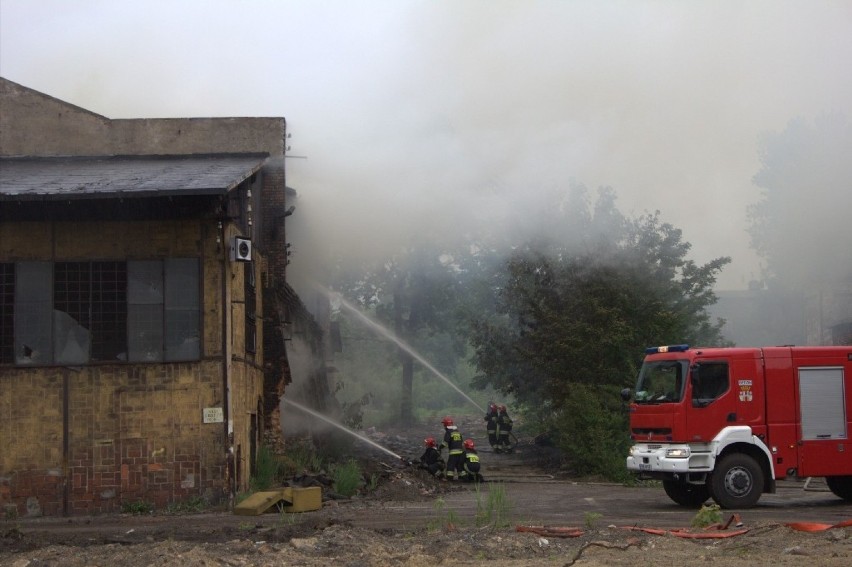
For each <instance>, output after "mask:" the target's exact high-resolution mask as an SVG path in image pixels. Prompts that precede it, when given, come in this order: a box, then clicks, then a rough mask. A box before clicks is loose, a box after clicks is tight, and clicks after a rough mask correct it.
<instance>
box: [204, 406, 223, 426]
mask: <svg viewBox="0 0 852 567" xmlns="http://www.w3.org/2000/svg"><path fill="white" fill-rule="evenodd" d="M203 416H204V423H222V422H223V421H225V414H224V413H223V412H222V408H204V410H203Z"/></svg>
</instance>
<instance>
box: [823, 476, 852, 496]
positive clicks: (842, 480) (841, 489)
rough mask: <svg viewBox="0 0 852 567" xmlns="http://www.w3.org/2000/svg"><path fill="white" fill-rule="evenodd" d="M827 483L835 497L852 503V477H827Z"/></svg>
mask: <svg viewBox="0 0 852 567" xmlns="http://www.w3.org/2000/svg"><path fill="white" fill-rule="evenodd" d="M825 483H826V484H827V485H828V489H829V490H830V491H832V492H833V493H834V495H835V496H839V497H840V498H843V499H844V500H846V501H847V502H852V476H827V477H825Z"/></svg>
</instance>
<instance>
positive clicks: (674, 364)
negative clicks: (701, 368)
mask: <svg viewBox="0 0 852 567" xmlns="http://www.w3.org/2000/svg"><path fill="white" fill-rule="evenodd" d="M687 364H688V363H687V361H686V360H660V361H656V362H645V363H644V364H642V369H641V370H640V371H639V380H638V381H637V382H636V396H635V398H634V399H635V401H636V403H637V404H665V403H672V402H679V401H680V400H681V399H683V390H684V385H685V384H686V380H685V376H686V373H687Z"/></svg>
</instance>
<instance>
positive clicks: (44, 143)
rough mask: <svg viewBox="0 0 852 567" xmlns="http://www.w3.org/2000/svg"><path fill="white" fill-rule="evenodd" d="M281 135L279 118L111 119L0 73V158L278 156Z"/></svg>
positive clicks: (281, 139)
mask: <svg viewBox="0 0 852 567" xmlns="http://www.w3.org/2000/svg"><path fill="white" fill-rule="evenodd" d="M284 135H285V121H284V119H283V118H146V119H130V120H111V119H109V118H106V117H104V116H100V115H98V114H95V113H93V112H89V111H88V110H84V109H82V108H80V107H77V106H74V105H72V104H68V103H67V102H63V101H61V100H58V99H55V98H53V97H51V96H48V95H45V94H43V93H40V92H38V91H34V90H32V89H28V88H26V87H24V86H21V85H18V84H17V83H13V82H12V81H9V80H7V79H3V78H2V77H0V156H7V157H8V156H86V155H92V156H94V155H136V154H140V155H145V154H148V155H166V154H209V153H240V152H268V153H269V154H270V155H271V156H283V155H284ZM280 190H281V191H283V190H284V187H283V185H282V186H281V188H280Z"/></svg>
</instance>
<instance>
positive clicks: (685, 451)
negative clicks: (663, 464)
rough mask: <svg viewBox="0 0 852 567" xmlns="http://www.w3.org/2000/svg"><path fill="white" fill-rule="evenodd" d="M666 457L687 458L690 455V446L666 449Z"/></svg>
mask: <svg viewBox="0 0 852 567" xmlns="http://www.w3.org/2000/svg"><path fill="white" fill-rule="evenodd" d="M666 457H668V458H670V459H686V458H687V457H689V447H677V448H672V449H666Z"/></svg>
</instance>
